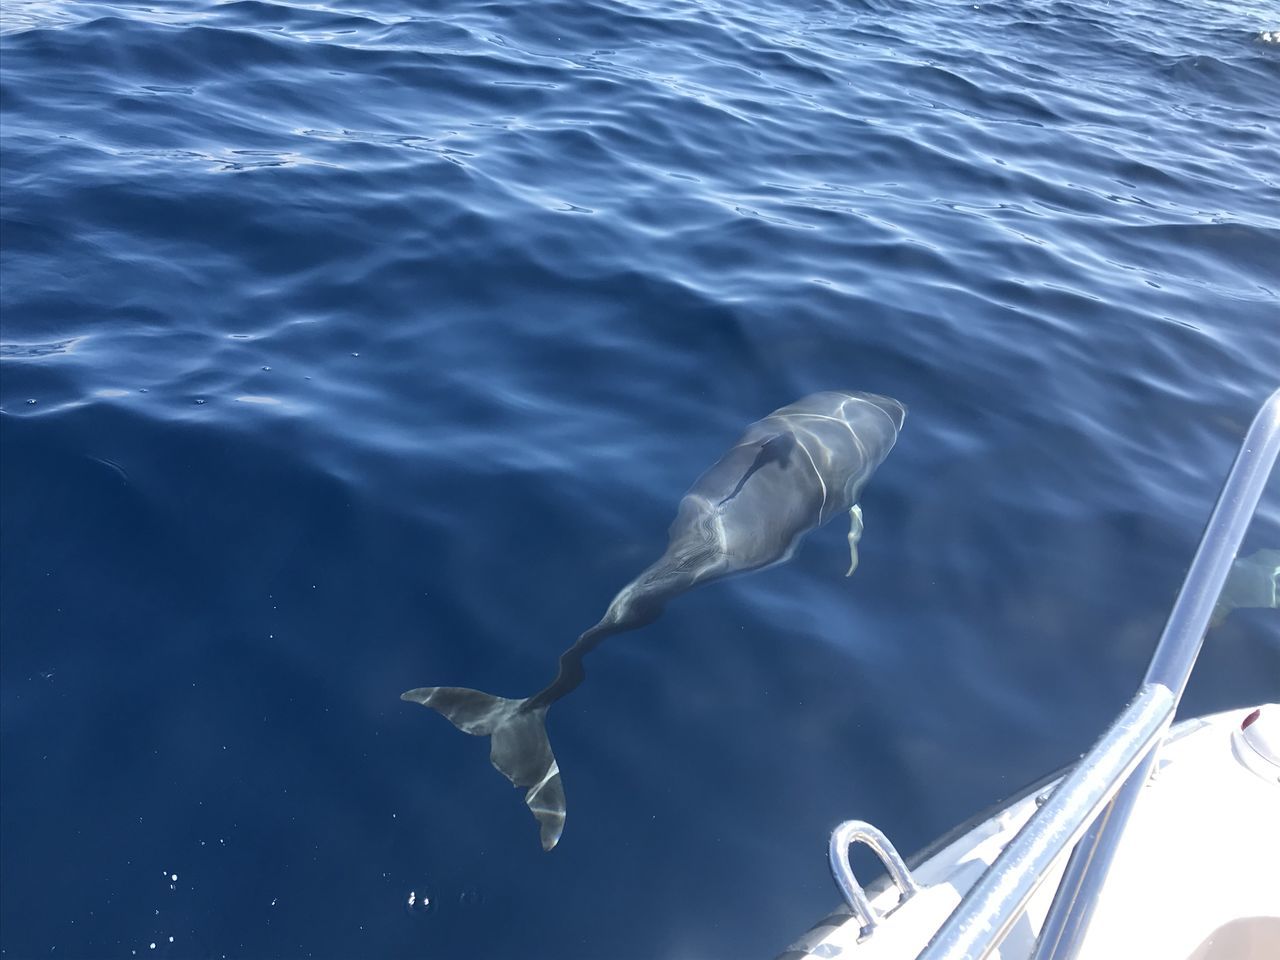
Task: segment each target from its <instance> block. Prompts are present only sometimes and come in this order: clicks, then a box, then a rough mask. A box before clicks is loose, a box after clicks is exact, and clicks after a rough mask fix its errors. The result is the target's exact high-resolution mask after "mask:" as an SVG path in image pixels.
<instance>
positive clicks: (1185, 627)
mask: <svg viewBox="0 0 1280 960" xmlns="http://www.w3.org/2000/svg"><path fill="white" fill-rule="evenodd" d="M1277 454H1280V390H1277V391H1276V392H1275V393H1273V394H1272V395H1271V396H1270V397H1269V398H1268V399H1267V401H1266V402H1265V403H1264V404H1263V405H1262V408H1261V409H1260V410H1259V411H1258V414H1257V416H1255V417H1254V419H1253V423H1252V424H1251V425H1250V426H1249V430H1248V432H1247V433H1246V434H1245V438H1244V441H1243V443H1242V444H1241V446H1240V452H1239V453H1237V454H1236V459H1235V463H1233V464H1232V466H1231V472H1230V473H1228V474H1227V479H1226V482H1225V483H1224V484H1223V487H1222V493H1221V494H1219V496H1218V502H1217V505H1216V506H1215V507H1214V508H1213V513H1212V514H1210V516H1209V522H1208V523H1207V524H1206V525H1205V530H1204V534H1203V535H1202V536H1201V539H1200V546H1199V547H1198V548H1197V549H1196V555H1195V559H1193V560H1192V561H1191V567H1190V569H1189V570H1188V571H1187V576H1186V579H1185V580H1184V581H1183V583H1182V589H1181V590H1180V591H1179V593H1178V598H1177V600H1175V601H1174V605H1173V610H1172V611H1170V613H1169V620H1168V622H1167V623H1166V624H1165V628H1164V632H1163V633H1162V634H1161V635H1160V642H1159V643H1158V644H1157V645H1156V650H1155V653H1154V654H1153V655H1152V658H1151V663H1150V665H1149V666H1148V667H1147V674H1146V676H1145V677H1144V678H1143V681H1142V686H1141V688H1140V689H1139V690H1138V694H1137V696H1136V697H1135V698H1134V700H1133V702H1132V703H1130V704H1129V706H1128V707H1126V708H1125V710H1124V712H1123V713H1121V715H1120V717H1119V718H1118V719H1117V720H1116V721H1115V723H1113V724H1112V726H1111V728H1110V729H1109V730H1108V731H1107V732H1106V733H1105V734H1103V736H1102V738H1101V739H1100V740H1099V741H1098V742H1097V743H1096V744H1095V745H1094V747H1093V749H1092V750H1090V751H1089V753H1087V754H1086V755H1085V756H1084V757H1083V758H1082V759H1081V760H1080V762H1079V763H1077V764H1076V765H1075V767H1074V768H1073V769H1072V771H1071V773H1069V774H1068V775H1067V776H1066V777H1064V778H1063V780H1062V781H1061V783H1060V784H1059V785H1058V787H1057V788H1056V789H1055V790H1054V791H1053V793H1052V795H1051V796H1050V797H1049V799H1048V801H1047V802H1046V803H1045V804H1044V806H1042V807H1041V808H1040V809H1039V810H1037V811H1036V812H1035V814H1033V815H1032V817H1031V819H1030V820H1028V821H1027V823H1026V824H1025V825H1024V826H1023V828H1022V829H1021V830H1020V831H1019V832H1018V835H1017V836H1016V837H1014V839H1013V840H1012V841H1010V843H1009V845H1008V846H1007V847H1006V848H1005V849H1004V851H1003V852H1002V853H1001V854H1000V856H999V857H997V858H996V860H995V862H994V863H993V864H992V865H991V866H990V867H989V868H987V870H986V872H985V873H983V875H982V877H981V878H980V879H979V880H978V882H977V883H976V884H975V885H974V887H973V889H971V890H970V891H969V893H968V894H967V895H966V896H965V898H964V899H963V900H962V901H961V902H960V904H959V906H957V907H956V909H955V910H954V911H953V912H952V914H951V916H949V917H948V918H947V919H946V921H945V922H944V923H943V925H942V926H941V928H939V930H938V932H937V933H936V934H934V936H933V939H932V940H930V941H929V945H928V946H927V947H925V949H924V952H923V953H921V954H920V960H943V958H945V960H978V958H981V957H985V956H987V954H988V953H990V952H991V951H992V950H994V949H995V948H996V947H998V946H999V945H1000V941H1001V939H1003V937H1004V936H1005V934H1007V933H1008V932H1009V930H1010V928H1011V927H1012V926H1013V924H1014V922H1015V921H1016V920H1017V919H1018V917H1020V916H1021V915H1022V911H1023V910H1024V909H1025V907H1026V905H1027V901H1028V900H1030V899H1031V895H1032V894H1033V893H1034V892H1035V891H1036V889H1037V888H1038V887H1039V886H1040V884H1041V883H1042V882H1043V881H1044V878H1045V875H1046V873H1047V872H1048V870H1049V868H1050V867H1051V866H1052V865H1053V864H1054V863H1055V862H1057V860H1058V858H1059V857H1060V856H1061V855H1062V854H1063V853H1064V852H1065V851H1066V850H1067V849H1069V848H1070V847H1071V846H1072V845H1073V844H1074V845H1075V850H1074V852H1073V853H1072V855H1071V858H1070V860H1069V861H1068V862H1067V866H1066V870H1065V872H1064V873H1063V876H1062V880H1061V882H1060V883H1059V886H1058V891H1057V893H1056V894H1055V896H1054V900H1053V904H1052V906H1051V907H1050V908H1049V914H1048V916H1047V917H1046V918H1045V922H1044V925H1043V926H1042V928H1041V931H1040V936H1039V939H1038V940H1037V942H1036V949H1035V953H1034V960H1070V958H1072V957H1074V956H1075V955H1076V953H1077V951H1078V950H1079V948H1080V945H1081V943H1082V941H1083V938H1084V934H1085V931H1086V930H1087V929H1088V924H1089V919H1090V917H1091V916H1092V915H1093V908H1094V905H1095V904H1096V902H1097V896H1098V892H1099V890H1100V889H1101V887H1102V883H1103V881H1104V880H1105V879H1106V873H1107V869H1108V867H1110V865H1111V861H1112V859H1113V857H1114V856H1115V851H1116V845H1117V843H1118V842H1119V838H1120V835H1121V833H1122V832H1123V830H1124V826H1125V822H1126V821H1127V820H1128V817H1129V814H1130V812H1131V811H1132V809H1133V805H1134V801H1135V800H1136V799H1137V796H1138V793H1139V791H1140V790H1141V789H1142V785H1143V783H1145V782H1146V780H1147V777H1148V776H1149V774H1150V771H1151V768H1152V765H1153V764H1154V762H1155V758H1156V753H1157V752H1158V750H1159V744H1160V742H1161V741H1162V740H1163V739H1164V735H1165V732H1166V731H1167V730H1168V727H1169V724H1170V722H1171V721H1172V720H1173V715H1174V712H1175V711H1176V710H1177V707H1178V701H1179V700H1180V699H1181V698H1182V693H1183V691H1184V690H1185V689H1186V686H1187V678H1188V677H1189V676H1190V675H1191V668H1192V667H1193V666H1194V665H1195V662H1196V657H1197V656H1198V655H1199V653H1200V646H1201V644H1202V643H1203V642H1204V634H1205V630H1206V629H1207V628H1208V626H1209V619H1210V617H1211V615H1212V614H1213V608H1214V604H1215V603H1216V602H1217V599H1218V595H1219V594H1220V593H1221V592H1222V587H1223V584H1225V583H1226V580H1227V575H1228V574H1229V573H1230V571H1231V564H1232V562H1233V560H1234V559H1235V555H1236V552H1237V551H1238V550H1239V549H1240V543H1241V541H1243V539H1244V534H1245V530H1246V529H1248V526H1249V521H1250V520H1251V519H1252V518H1253V513H1254V510H1255V509H1256V508H1257V506H1258V500H1259V499H1260V498H1261V497H1262V492H1263V490H1264V488H1265V487H1266V484H1267V479H1268V478H1269V477H1270V476H1271V470H1272V468H1273V467H1274V466H1275V463H1276V457H1277ZM1099 811H1101V813H1099Z"/></svg>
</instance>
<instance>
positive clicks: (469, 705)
mask: <svg viewBox="0 0 1280 960" xmlns="http://www.w3.org/2000/svg"><path fill="white" fill-rule="evenodd" d="M400 699H401V700H412V701H413V702H414V703H420V704H422V705H423V706H424V707H431V708H432V709H433V710H438V711H439V712H440V713H442V714H444V716H445V717H447V718H448V719H449V720H450V721H452V722H453V725H454V726H455V727H457V728H458V729H459V730H461V731H462V732H463V733H469V734H471V735H472V736H476V737H490V738H491V741H490V745H489V759H490V760H491V761H493V765H494V766H495V767H497V768H498V770H499V772H501V773H502V775H503V776H505V777H506V778H507V779H508V780H510V781H511V782H512V783H513V784H515V785H516V786H517V787H528V788H529V791H528V793H526V794H525V795H524V802H525V803H527V804H528V805H529V809H530V810H532V811H533V815H534V817H536V818H537V820H538V827H539V830H540V832H541V834H542V849H543V850H550V849H551V848H552V847H554V846H555V845H556V844H557V843H558V842H559V840H560V834H561V832H562V831H563V830H564V812H565V805H564V785H563V784H562V783H561V782H560V768H559V767H558V766H557V765H556V758H555V756H554V755H553V754H552V753H551V741H550V740H548V739H547V706H548V705H539V704H537V703H534V702H533V701H534V700H535V699H536V698H532V697H531V698H529V699H527V700H507V699H505V698H504V697H495V696H492V695H490V694H487V693H481V692H480V691H479V690H468V689H466V688H465V687H419V688H418V689H416V690H410V691H408V692H407V693H402V694H400Z"/></svg>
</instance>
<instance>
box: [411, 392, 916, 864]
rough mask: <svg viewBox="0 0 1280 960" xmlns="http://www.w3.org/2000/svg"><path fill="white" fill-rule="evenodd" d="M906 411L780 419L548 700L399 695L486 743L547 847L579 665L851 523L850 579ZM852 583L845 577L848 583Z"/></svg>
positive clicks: (597, 629) (567, 661)
mask: <svg viewBox="0 0 1280 960" xmlns="http://www.w3.org/2000/svg"><path fill="white" fill-rule="evenodd" d="M906 415H907V410H906V407H904V406H903V405H902V404H901V403H899V402H898V401H897V400H893V399H891V398H889V397H881V396H877V395H876V394H874V393H843V392H834V391H833V392H828V393H815V394H813V395H812V396H809V397H805V398H804V399H803V400H797V401H796V402H795V403H793V404H791V405H789V406H786V407H783V408H782V409H780V410H775V411H774V412H773V413H771V414H769V416H767V417H765V418H764V419H763V420H760V421H759V422H757V423H753V424H752V425H751V426H750V427H748V428H747V432H746V433H745V434H743V436H742V439H741V440H739V441H738V442H737V444H735V445H734V447H733V449H731V450H730V451H729V452H728V453H726V454H725V455H724V456H723V457H721V458H720V459H719V460H718V461H716V463H715V464H714V465H713V466H712V467H711V469H709V470H708V471H707V472H706V473H704V474H703V475H702V476H701V477H699V478H698V480H697V482H696V483H694V485H693V487H692V488H691V489H690V490H689V492H688V493H686V494H685V496H684V499H683V500H681V501H680V507H679V510H678V512H677V513H676V519H675V521H674V522H673V523H672V524H671V529H670V531H669V541H668V544H667V550H666V552H665V553H664V554H663V555H662V556H661V557H659V558H658V560H657V562H655V563H654V564H652V565H651V566H650V567H649V568H648V569H646V570H645V571H644V572H643V573H641V574H640V575H639V576H638V577H636V578H635V579H634V580H632V581H631V582H630V583H629V584H627V585H626V586H625V587H623V588H622V590H621V592H619V593H618V595H617V596H616V597H614V598H613V602H612V603H610V604H609V609H608V610H607V611H605V615H604V617H603V618H602V619H601V621H600V622H599V623H597V624H596V625H595V626H594V627H592V628H591V629H590V630H588V631H587V632H586V633H584V634H583V635H582V636H581V637H579V638H578V640H577V642H576V643H575V644H574V645H573V646H572V647H570V648H569V649H568V650H566V651H565V652H564V653H563V654H561V656H560V672H559V674H558V675H557V676H556V678H555V680H553V681H552V682H551V684H550V685H548V686H547V687H546V688H545V689H544V690H542V691H540V692H539V693H536V694H534V695H533V696H532V697H529V698H527V699H525V700H508V699H506V698H503V697H495V696H492V695H490V694H487V693H481V692H480V691H479V690H468V689H466V688H464V687H419V688H418V689H416V690H410V691H408V692H407V693H404V694H401V696H400V699H402V700H412V701H414V702H416V703H421V704H423V705H425V706H428V707H432V708H433V709H435V710H438V711H440V713H442V714H444V716H446V717H448V718H449V719H450V720H451V721H453V723H454V725H455V726H457V728H458V729H459V730H461V731H463V732H464V733H470V734H473V735H475V736H487V737H492V738H493V740H492V743H491V746H490V753H489V756H490V759H491V760H492V761H493V765H494V766H495V767H497V768H498V770H499V771H501V772H502V773H503V774H505V775H506V777H507V779H509V780H510V781H511V782H512V783H513V784H515V785H516V786H517V787H528V788H529V789H528V792H527V793H526V794H525V803H527V804H528V805H529V809H530V810H532V811H533V815H534V817H536V818H537V820H538V824H539V827H540V831H541V836H542V848H543V849H544V850H550V849H551V848H552V847H554V846H555V845H556V843H557V842H558V841H559V839H560V834H561V831H562V830H563V829H564V818H565V799H564V786H563V784H562V783H561V781H560V768H559V767H558V766H557V764H556V759H555V756H554V755H553V754H552V752H551V742H550V741H549V740H548V739H547V730H546V718H547V708H548V707H550V706H551V704H553V703H555V702H556V701H557V700H559V699H560V698H561V697H563V696H564V695H565V694H567V693H569V692H570V691H571V690H573V689H574V688H575V687H577V686H578V684H580V683H581V682H582V681H583V679H584V678H585V676H586V673H585V671H584V670H583V667H582V658H583V657H584V656H586V654H587V653H588V652H590V651H591V650H593V649H594V648H595V647H596V646H597V645H598V644H599V643H600V642H601V641H602V640H604V639H605V638H606V637H609V636H612V635H613V634H615V633H621V632H623V631H624V630H634V629H635V628H636V627H642V626H644V625H645V624H647V623H650V622H651V621H653V620H654V619H656V618H657V617H658V615H659V614H660V613H661V612H662V608H663V606H664V605H665V604H666V602H667V601H668V600H670V599H671V598H672V597H675V596H677V595H679V594H681V593H684V592H685V591H686V590H688V589H690V588H691V587H695V586H697V585H698V584H700V583H707V582H709V581H712V580H719V579H721V578H722V577H728V576H731V575H733V574H735V573H745V572H747V571H750V570H760V569H762V568H764V567H768V566H772V565H773V564H775V563H782V562H783V561H784V560H789V559H790V558H791V556H792V554H794V553H795V551H796V547H798V546H799V544H800V541H801V540H803V539H804V537H805V535H806V534H808V533H809V531H810V530H814V529H816V528H817V527H820V526H822V525H823V524H824V523H826V522H827V521H828V520H830V519H832V518H833V517H835V516H836V515H838V514H843V513H848V514H849V517H850V521H851V526H850V529H849V553H850V564H849V574H852V573H853V571H854V569H855V568H856V567H857V565H858V540H859V538H860V537H861V536H862V510H861V509H860V508H859V507H858V496H859V495H860V494H861V493H862V488H863V486H864V485H865V484H866V482H867V480H868V479H869V478H870V477H871V474H872V473H873V472H874V471H875V469H876V467H877V466H879V465H880V462H881V461H882V460H884V458H885V457H886V456H887V455H888V453H889V451H890V450H891V449H893V445H894V443H895V442H896V441H897V439H898V431H899V430H901V429H902V422H903V420H904V419H905V418H906ZM847 575H848V574H846V576H847Z"/></svg>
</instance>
